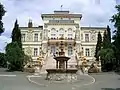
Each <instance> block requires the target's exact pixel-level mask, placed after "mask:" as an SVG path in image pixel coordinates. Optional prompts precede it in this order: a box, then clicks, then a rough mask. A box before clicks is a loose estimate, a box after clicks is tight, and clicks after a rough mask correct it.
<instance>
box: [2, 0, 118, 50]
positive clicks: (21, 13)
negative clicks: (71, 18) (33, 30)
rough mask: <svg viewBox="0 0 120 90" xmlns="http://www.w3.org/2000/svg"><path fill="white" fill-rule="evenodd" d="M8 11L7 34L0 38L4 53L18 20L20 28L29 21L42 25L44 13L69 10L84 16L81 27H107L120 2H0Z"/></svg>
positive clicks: (6, 18)
mask: <svg viewBox="0 0 120 90" xmlns="http://www.w3.org/2000/svg"><path fill="white" fill-rule="evenodd" d="M0 2H1V3H2V4H3V5H4V7H5V10H6V11H7V12H6V14H5V16H4V17H3V20H2V21H3V23H4V28H5V32H4V33H3V34H2V35H1V36H0V51H4V49H5V46H6V44H7V43H9V42H11V38H10V37H11V32H12V29H13V26H14V22H15V20H16V19H18V23H19V26H21V27H23V26H27V23H28V21H29V19H32V21H33V25H34V26H38V25H42V24H43V22H42V20H41V14H42V13H53V11H54V10H61V7H60V6H61V5H63V7H62V10H69V11H70V13H80V14H82V19H81V26H91V27H92V26H100V27H106V26H107V25H110V27H111V29H113V24H111V23H110V22H109V19H110V18H111V16H112V15H113V14H114V13H116V10H115V8H114V7H115V5H116V4H120V0H0Z"/></svg>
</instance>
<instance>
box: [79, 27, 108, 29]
mask: <svg viewBox="0 0 120 90" xmlns="http://www.w3.org/2000/svg"><path fill="white" fill-rule="evenodd" d="M81 29H107V27H81Z"/></svg>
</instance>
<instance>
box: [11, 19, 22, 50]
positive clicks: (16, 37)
mask: <svg viewBox="0 0 120 90" xmlns="http://www.w3.org/2000/svg"><path fill="white" fill-rule="evenodd" d="M11 37H12V42H17V43H18V45H19V47H20V48H21V49H22V43H21V32H20V29H19V25H18V22H17V20H16V21H15V24H14V28H13V31H12V35H11Z"/></svg>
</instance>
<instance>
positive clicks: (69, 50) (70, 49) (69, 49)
mask: <svg viewBox="0 0 120 90" xmlns="http://www.w3.org/2000/svg"><path fill="white" fill-rule="evenodd" d="M72 54H73V52H72V46H69V47H68V56H71V55H72Z"/></svg>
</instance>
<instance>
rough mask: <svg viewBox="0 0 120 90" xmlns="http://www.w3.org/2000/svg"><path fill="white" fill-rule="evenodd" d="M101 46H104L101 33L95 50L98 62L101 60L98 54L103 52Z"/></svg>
mask: <svg viewBox="0 0 120 90" xmlns="http://www.w3.org/2000/svg"><path fill="white" fill-rule="evenodd" d="M101 45H102V36H101V34H100V32H98V40H97V45H96V50H95V57H96V60H97V61H98V60H99V56H98V52H99V51H100V50H101Z"/></svg>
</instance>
